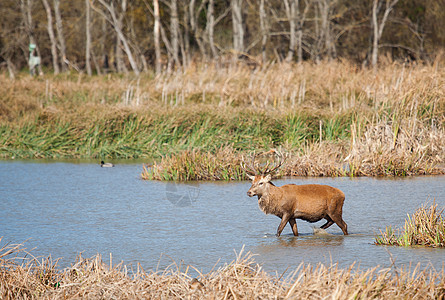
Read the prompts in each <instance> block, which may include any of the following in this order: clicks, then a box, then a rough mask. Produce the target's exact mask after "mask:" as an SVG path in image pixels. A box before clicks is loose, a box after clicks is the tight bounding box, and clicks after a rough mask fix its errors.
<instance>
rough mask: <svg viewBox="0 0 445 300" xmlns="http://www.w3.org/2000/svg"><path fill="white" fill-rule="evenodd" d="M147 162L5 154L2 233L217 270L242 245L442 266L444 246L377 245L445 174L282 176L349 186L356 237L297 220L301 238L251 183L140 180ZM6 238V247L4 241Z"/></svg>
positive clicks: (65, 255)
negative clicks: (267, 209) (106, 163)
mask: <svg viewBox="0 0 445 300" xmlns="http://www.w3.org/2000/svg"><path fill="white" fill-rule="evenodd" d="M141 171H142V165H141V163H137V164H131V163H118V164H117V165H116V167H114V168H101V167H100V166H99V165H98V164H97V163H85V162H42V161H37V162H36V161H0V237H1V236H3V240H2V242H1V245H4V244H5V243H7V242H11V243H21V242H24V241H26V242H25V247H26V248H27V249H29V250H31V249H33V250H31V251H30V252H31V253H32V254H33V255H35V256H48V255H50V254H51V256H52V257H53V258H61V260H60V262H59V265H61V266H63V267H64V266H69V265H70V264H71V263H73V262H74V260H75V257H76V255H77V254H78V253H80V252H82V255H83V256H84V257H92V256H94V255H95V254H97V253H99V254H101V255H102V256H103V259H104V261H105V262H108V260H109V257H110V253H111V254H112V258H113V263H117V262H121V261H123V263H124V264H125V265H127V266H134V267H135V266H136V264H137V263H138V262H139V263H140V264H141V265H142V266H143V267H144V268H145V269H146V270H150V269H152V270H156V269H163V268H165V267H166V266H168V265H170V264H171V263H172V262H173V261H175V262H176V263H177V264H180V263H181V264H182V265H187V264H190V265H192V266H194V267H196V268H197V269H199V270H202V272H208V271H210V270H211V269H212V267H213V266H214V265H215V264H218V260H219V264H220V265H221V264H222V263H226V262H227V263H228V262H230V261H232V260H233V259H234V258H235V251H236V252H237V253H238V252H239V251H240V250H241V249H242V248H243V246H244V247H245V251H251V252H252V253H255V254H257V255H256V256H255V261H256V262H258V263H260V264H262V265H263V268H264V269H266V270H268V271H272V272H275V271H277V272H279V273H280V272H283V271H284V270H286V269H287V268H289V269H290V270H294V269H296V267H297V266H298V265H299V264H300V263H301V262H302V261H304V262H305V263H311V264H316V263H319V262H321V263H325V264H330V263H331V262H333V263H338V264H339V265H340V266H341V267H348V266H350V265H351V264H352V263H353V262H354V261H357V263H358V264H359V265H360V268H361V269H363V268H369V267H374V266H376V265H380V266H382V267H389V266H391V265H392V263H395V265H396V266H397V267H402V266H404V267H409V265H410V264H414V265H415V264H417V263H420V264H421V266H422V267H427V266H429V265H432V266H433V267H434V268H436V269H439V270H440V269H442V266H443V262H444V258H445V249H428V248H420V247H416V248H403V247H383V246H376V245H373V242H374V236H375V234H377V233H379V231H380V230H384V229H385V227H386V226H388V225H392V226H393V227H402V226H403V224H404V220H405V218H406V215H407V214H408V213H409V214H411V213H413V212H414V211H415V210H416V209H417V208H418V207H420V206H421V205H422V204H424V203H428V204H432V203H433V201H435V202H436V203H437V204H438V205H439V207H445V177H444V176H425V177H413V178H290V179H282V180H276V181H274V183H275V184H276V185H279V186H280V185H283V184H287V183H296V184H309V183H318V184H328V185H332V186H334V187H337V188H339V189H341V190H342V191H343V192H344V193H345V194H346V200H345V204H344V207H343V219H344V220H345V221H346V223H347V224H348V231H349V233H350V235H349V236H343V235H342V233H341V230H340V229H339V228H338V226H337V225H335V224H334V225H332V226H331V227H330V228H329V229H327V231H328V233H330V234H331V235H328V236H319V235H314V234H313V229H312V227H313V226H317V227H319V226H321V225H322V224H323V221H320V222H318V223H314V224H310V223H307V222H305V221H302V220H297V224H298V229H299V232H300V236H299V237H294V236H293V235H292V233H291V229H290V227H289V226H286V228H285V229H284V231H283V234H282V236H281V237H279V238H277V237H275V235H274V234H275V232H276V229H277V227H278V225H279V222H280V219H279V218H277V217H275V216H270V215H265V214H264V213H263V212H261V211H260V210H259V208H258V204H257V199H256V197H253V198H249V197H248V196H247V195H246V192H247V190H248V189H249V187H250V182H247V181H246V182H229V183H227V182H195V183H178V184H176V183H166V182H157V181H144V180H141V179H140V172H141ZM1 245H0V246H1Z"/></svg>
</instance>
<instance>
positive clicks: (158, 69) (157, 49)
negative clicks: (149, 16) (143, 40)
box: [153, 0, 161, 74]
mask: <svg viewBox="0 0 445 300" xmlns="http://www.w3.org/2000/svg"><path fill="white" fill-rule="evenodd" d="M153 10H154V18H155V24H154V27H153V35H154V40H155V41H154V42H155V56H156V58H155V68H156V74H160V73H161V42H160V26H161V20H160V18H159V2H158V0H153Z"/></svg>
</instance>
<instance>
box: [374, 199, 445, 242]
mask: <svg viewBox="0 0 445 300" xmlns="http://www.w3.org/2000/svg"><path fill="white" fill-rule="evenodd" d="M443 211H444V209H438V208H437V204H435V203H434V204H432V205H430V206H429V207H427V206H426V205H423V206H422V207H420V208H419V209H417V210H416V211H415V212H414V213H413V214H412V215H409V214H408V215H407V219H406V220H405V225H404V227H403V229H398V230H394V229H393V228H392V227H391V226H388V227H386V230H385V231H384V232H382V231H381V232H380V235H378V236H376V237H375V244H377V245H395V246H414V245H420V246H429V247H445V218H444V216H443V214H442V213H443Z"/></svg>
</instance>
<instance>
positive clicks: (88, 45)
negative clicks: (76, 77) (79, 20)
mask: <svg viewBox="0 0 445 300" xmlns="http://www.w3.org/2000/svg"><path fill="white" fill-rule="evenodd" d="M85 12H86V15H85V34H86V37H85V39H86V41H85V43H86V45H85V66H86V69H87V74H88V76H91V75H92V74H93V72H92V70H91V31H90V29H91V25H90V24H91V9H90V0H85Z"/></svg>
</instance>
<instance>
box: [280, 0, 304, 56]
mask: <svg viewBox="0 0 445 300" xmlns="http://www.w3.org/2000/svg"><path fill="white" fill-rule="evenodd" d="M289 1H290V3H289ZM284 5H285V8H286V15H287V19H288V20H289V35H290V37H289V51H288V53H287V57H286V61H292V60H293V57H294V54H295V52H297V61H298V62H302V61H303V26H304V23H305V21H306V15H307V13H308V11H309V8H310V4H309V2H308V1H306V0H305V1H304V9H303V11H301V10H300V5H301V2H300V1H299V0H284ZM295 47H296V48H297V50H296V51H295Z"/></svg>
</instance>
